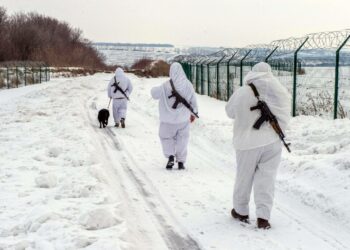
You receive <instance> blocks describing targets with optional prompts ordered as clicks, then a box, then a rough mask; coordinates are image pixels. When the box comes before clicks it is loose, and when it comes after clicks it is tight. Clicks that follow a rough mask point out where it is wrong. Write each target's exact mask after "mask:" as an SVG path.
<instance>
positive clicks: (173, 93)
mask: <svg viewBox="0 0 350 250" xmlns="http://www.w3.org/2000/svg"><path fill="white" fill-rule="evenodd" d="M170 86H171V89H172V91H171V95H170V96H168V98H169V99H170V98H172V97H175V102H174V104H173V106H172V108H173V109H176V108H177V105H179V103H182V104H183V105H184V106H185V107H186V108H188V110H189V111H191V113H192V114H194V115H195V116H196V117H197V118H199V116H198V113H195V112H194V110H193V108H192V106H191V105H190V104H189V103H188V102H187V101H186V99H185V98H183V97H182V96H181V95H180V94H179V92H177V91H176V89H175V86H174V83H173V80H171V79H170Z"/></svg>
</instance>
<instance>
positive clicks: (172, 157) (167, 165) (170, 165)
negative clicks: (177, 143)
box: [165, 155, 174, 170]
mask: <svg viewBox="0 0 350 250" xmlns="http://www.w3.org/2000/svg"><path fill="white" fill-rule="evenodd" d="M173 166H174V156H173V155H170V156H169V160H168V163H167V164H166V167H165V168H166V169H168V170H170V169H172V168H173Z"/></svg>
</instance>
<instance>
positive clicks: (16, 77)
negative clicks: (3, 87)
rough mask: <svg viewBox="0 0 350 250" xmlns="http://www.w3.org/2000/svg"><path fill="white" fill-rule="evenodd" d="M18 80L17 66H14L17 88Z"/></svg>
mask: <svg viewBox="0 0 350 250" xmlns="http://www.w3.org/2000/svg"><path fill="white" fill-rule="evenodd" d="M18 81H19V79H18V67H17V66H16V86H17V88H18Z"/></svg>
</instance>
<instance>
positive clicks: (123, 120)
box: [120, 118, 125, 128]
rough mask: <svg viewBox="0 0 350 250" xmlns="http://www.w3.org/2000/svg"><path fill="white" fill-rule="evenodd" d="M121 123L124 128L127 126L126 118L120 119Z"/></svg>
mask: <svg viewBox="0 0 350 250" xmlns="http://www.w3.org/2000/svg"><path fill="white" fill-rule="evenodd" d="M120 124H121V125H122V128H125V118H122V119H121V120H120Z"/></svg>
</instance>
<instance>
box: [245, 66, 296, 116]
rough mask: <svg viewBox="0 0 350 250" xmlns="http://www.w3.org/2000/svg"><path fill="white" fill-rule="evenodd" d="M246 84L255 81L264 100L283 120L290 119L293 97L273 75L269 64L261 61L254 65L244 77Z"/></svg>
mask: <svg viewBox="0 0 350 250" xmlns="http://www.w3.org/2000/svg"><path fill="white" fill-rule="evenodd" d="M244 82H245V84H249V83H253V84H254V85H255V86H256V88H257V89H258V92H259V95H260V97H261V99H262V100H263V101H266V102H267V103H268V105H269V107H270V109H271V110H272V111H273V112H274V113H275V114H276V115H277V116H278V118H279V119H281V120H282V121H285V122H286V121H288V120H289V112H290V106H291V99H290V95H289V93H288V91H287V89H286V88H285V87H284V86H283V85H282V84H281V83H280V82H279V80H278V79H277V78H276V77H274V76H273V74H272V70H271V67H270V65H269V64H267V63H265V62H260V63H258V64H256V65H254V66H253V68H252V70H251V71H250V72H248V74H247V75H246V77H245V78H244Z"/></svg>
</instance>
